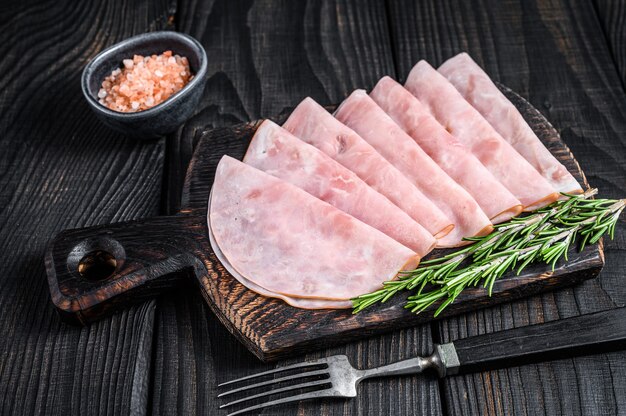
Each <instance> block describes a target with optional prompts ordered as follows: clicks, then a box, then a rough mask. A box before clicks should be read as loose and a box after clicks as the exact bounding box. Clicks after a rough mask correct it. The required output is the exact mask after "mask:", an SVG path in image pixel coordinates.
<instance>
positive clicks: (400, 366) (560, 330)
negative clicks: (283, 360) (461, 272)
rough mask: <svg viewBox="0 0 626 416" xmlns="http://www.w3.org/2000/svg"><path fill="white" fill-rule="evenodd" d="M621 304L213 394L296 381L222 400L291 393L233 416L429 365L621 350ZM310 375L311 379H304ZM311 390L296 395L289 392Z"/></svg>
mask: <svg viewBox="0 0 626 416" xmlns="http://www.w3.org/2000/svg"><path fill="white" fill-rule="evenodd" d="M625 318H626V308H623V307H622V308H616V309H612V310H608V311H602V312H596V313H592V314H588V315H581V316H576V317H572V318H567V319H561V320H558V321H552V322H546V323H541V324H536V325H529V326H525V327H519V328H513V329H507V330H505V331H499V332H493V333H490V334H483V335H477V336H473V337H469V338H463V339H459V340H456V341H454V343H452V342H450V343H447V344H442V345H435V352H433V354H432V355H430V356H429V357H426V358H422V357H415V358H411V359H408V360H404V361H398V362H396V363H393V364H389V365H383V366H381V367H376V368H371V369H369V370H358V369H356V368H354V367H352V365H350V361H348V357H346V356H345V355H335V356H332V357H328V358H322V359H320V360H317V361H312V362H305V363H299V364H294V365H290V366H286V367H279V368H276V369H274V370H270V371H265V372H263V373H259V374H253V375H251V376H247V377H242V378H240V379H237V380H233V381H229V382H227V383H222V384H220V385H219V386H220V387H221V386H226V385H231V384H234V383H239V382H241V381H247V380H255V379H256V378H258V377H262V376H267V375H272V376H274V375H276V374H277V373H280V372H284V371H290V370H298V372H297V373H296V374H292V375H284V376H280V377H278V378H273V379H271V380H267V381H261V382H259V383H255V384H251V385H247V386H244V387H239V388H235V389H233V390H230V391H227V392H224V393H222V394H220V395H219V396H218V397H225V396H229V395H231V394H235V393H239V392H246V393H249V391H248V390H251V389H256V388H259V387H265V388H271V387H273V386H275V385H277V384H279V383H284V382H292V383H296V384H294V385H291V386H286V387H279V388H276V389H273V390H270V391H266V392H264V393H258V394H254V395H251V396H248V397H244V398H242V399H239V400H234V401H232V402H230V403H226V404H224V405H222V406H220V407H221V408H224V407H229V406H232V405H235V404H239V403H244V402H247V401H249V400H254V399H259V398H263V397H267V396H270V395H273V394H277V393H285V392H290V393H291V394H292V395H291V396H288V397H284V398H281V399H277V400H272V401H269V402H266V403H262V404H258V405H255V406H250V407H246V408H245V409H241V410H238V411H236V412H234V413H231V414H230V415H229V416H234V415H238V414H241V413H245V412H249V411H252V410H257V409H262V408H264V407H268V406H274V405H277V404H282V403H289V402H295V401H299V400H305V399H316V398H321V397H355V396H356V388H357V386H358V385H359V383H360V382H361V381H363V380H365V379H366V378H372V377H382V376H399V375H405V374H416V373H421V372H422V371H424V370H426V369H428V368H432V369H435V370H437V372H438V373H439V376H440V377H444V376H446V375H452V374H457V373H459V372H461V373H463V372H472V371H481V370H485V369H491V368H502V367H507V366H512V365H521V364H528V363H531V362H536V361H542V360H547V359H552V358H565V357H567V356H574V355H580V354H586V353H595V354H597V353H600V352H607V351H614V350H616V349H623V348H626V319H625ZM310 377H315V378H316V379H315V380H313V381H305V380H306V379H307V378H310ZM310 388H315V389H317V390H314V391H308V392H306V393H301V394H297V393H296V392H295V390H300V389H310Z"/></svg>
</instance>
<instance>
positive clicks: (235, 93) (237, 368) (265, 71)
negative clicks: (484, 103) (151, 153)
mask: <svg viewBox="0 0 626 416" xmlns="http://www.w3.org/2000/svg"><path fill="white" fill-rule="evenodd" d="M177 28H178V29H179V30H181V31H184V32H187V33H190V34H191V35H193V36H195V37H197V38H198V39H199V40H200V41H201V42H202V43H203V45H204V46H205V48H207V53H208V54H209V56H212V57H214V59H212V60H211V61H212V62H211V63H210V68H209V74H210V75H209V76H210V78H209V81H208V83H207V88H206V90H205V98H204V101H203V103H204V104H203V108H202V109H201V110H200V111H199V112H198V114H197V116H196V117H195V118H194V119H192V120H191V121H190V122H188V123H187V124H186V125H185V126H184V127H183V128H182V129H181V130H180V131H179V133H178V135H176V137H174V138H173V139H171V140H169V141H168V148H167V149H168V150H167V151H168V163H167V172H168V181H167V196H166V200H165V201H166V203H165V206H166V207H168V212H170V213H173V212H175V211H176V210H177V209H178V207H180V194H181V190H182V182H183V178H184V174H185V171H186V169H187V164H188V162H189V160H190V159H191V154H192V152H193V149H194V148H195V145H196V144H197V142H198V140H199V138H200V137H201V136H202V133H203V132H204V131H205V130H207V129H210V128H212V127H215V126H224V125H232V124H233V123H237V122H241V121H247V120H251V119H256V118H259V117H262V116H264V115H265V116H268V115H273V114H277V113H279V112H280V111H282V109H283V108H285V107H291V106H294V105H295V104H297V103H298V102H299V101H300V100H301V99H302V98H304V97H305V96H307V95H311V96H312V97H313V98H315V99H316V100H319V101H320V102H321V103H323V104H330V103H333V102H339V101H341V100H342V99H343V98H344V97H345V96H346V95H347V94H348V93H349V92H351V91H352V90H353V89H355V88H362V87H372V86H373V85H374V83H375V82H376V81H377V80H378V78H380V77H381V76H382V75H385V74H391V75H394V67H393V63H392V59H391V55H390V51H391V48H390V43H389V37H388V33H389V32H388V28H387V26H386V18H385V7H384V4H383V3H382V2H374V1H367V2H364V1H359V2H356V1H341V2H333V1H309V2H268V1H260V2H254V3H253V2H244V1H241V2H229V1H207V0H199V1H184V2H180V4H179V13H178V14H177ZM431 348H432V342H431V337H430V329H429V327H428V326H421V327H417V328H412V329H409V330H402V331H396V332H394V333H392V334H388V335H385V336H383V337H377V338H373V339H370V340H367V341H361V342H356V343H352V344H349V345H346V346H343V347H337V348H334V349H332V350H325V351H322V352H317V353H308V354H306V355H303V356H302V357H300V358H298V359H297V360H300V359H306V358H315V357H319V356H321V355H332V354H337V353H344V354H347V355H348V356H349V357H350V359H351V360H352V362H353V363H354V364H357V365H362V366H370V365H378V364H382V363H384V362H389V361H393V360H397V359H401V358H404V357H409V356H410V355H412V354H417V353H426V352H430V349H431ZM155 352H156V354H155V359H154V362H155V368H157V369H159V370H157V371H155V374H154V380H153V386H154V394H153V401H152V405H153V407H152V411H153V413H154V414H166V415H170V414H190V413H198V414H201V413H205V414H211V415H213V414H216V415H218V414H222V413H220V412H219V411H218V410H217V406H218V405H219V403H218V402H217V400H215V397H216V395H217V389H216V383H219V382H223V381H225V380H228V379H232V378H234V377H239V376H243V375H245V374H248V373H252V372H254V371H258V370H261V369H266V368H269V367H271V366H270V365H266V364H262V363H260V362H259V361H258V360H257V359H256V358H254V357H253V356H252V354H250V353H249V352H248V351H247V350H246V349H245V348H244V347H243V346H242V345H241V344H240V343H239V342H238V341H237V340H236V339H235V338H234V337H233V336H232V335H230V334H229V333H228V332H227V331H226V329H225V328H224V327H223V326H222V325H221V324H220V323H219V321H218V320H217V319H216V318H215V317H214V316H213V315H212V314H211V313H210V311H209V310H208V307H207V306H206V305H205V304H204V302H203V301H202V299H201V297H200V296H199V295H198V294H196V295H192V296H189V293H188V292H186V291H180V292H178V293H177V294H175V295H172V296H168V297H166V298H164V299H163V300H162V301H161V302H159V310H158V319H157V336H156V344H155ZM294 361H296V359H294V360H290V361H287V362H294ZM280 364H283V363H282V362H281V363H280ZM360 392H361V394H360V396H359V397H358V398H357V399H354V400H350V401H347V400H346V401H343V400H342V401H338V402H337V401H323V402H303V403H301V404H299V405H286V406H282V407H278V408H274V409H268V410H266V411H264V412H263V414H265V415H292V414H295V413H298V414H300V415H320V414H323V415H343V414H354V415H370V414H394V415H408V414H416V413H417V414H433V415H436V414H440V412H441V409H440V407H439V405H440V402H439V395H438V384H437V381H436V380H433V379H424V378H420V377H405V378H398V379H388V380H372V381H371V382H367V383H364V384H362V385H361V387H360ZM223 414H225V412H223Z"/></svg>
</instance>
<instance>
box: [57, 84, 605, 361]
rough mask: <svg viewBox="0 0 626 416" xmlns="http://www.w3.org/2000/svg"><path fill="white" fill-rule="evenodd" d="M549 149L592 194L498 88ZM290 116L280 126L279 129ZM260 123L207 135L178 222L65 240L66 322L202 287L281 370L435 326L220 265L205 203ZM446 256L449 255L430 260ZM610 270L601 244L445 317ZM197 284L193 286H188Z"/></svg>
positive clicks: (70, 233)
mask: <svg viewBox="0 0 626 416" xmlns="http://www.w3.org/2000/svg"><path fill="white" fill-rule="evenodd" d="M501 88H502V90H503V91H504V93H505V94H506V95H507V97H508V98H509V99H510V100H511V101H512V102H513V103H514V104H515V105H516V106H517V108H518V109H519V110H520V112H521V113H522V115H523V116H524V118H525V119H526V120H527V121H528V122H529V124H530V125H531V127H532V128H533V130H534V131H535V132H536V133H537V135H538V136H539V138H540V139H541V140H542V141H543V143H544V144H545V145H546V146H547V147H548V148H549V149H550V151H551V152H552V153H553V154H554V155H555V156H556V157H557V158H558V159H559V160H560V161H561V162H562V163H563V164H564V165H565V166H566V167H567V168H568V169H569V170H570V172H572V174H573V175H574V176H575V177H576V179H578V181H579V182H580V183H583V184H584V186H585V187H587V186H588V184H587V181H586V179H585V177H584V174H583V172H582V171H581V169H580V166H579V165H578V163H577V162H576V160H575V159H574V156H573V155H572V154H571V152H570V151H569V149H568V148H567V146H566V145H565V144H564V143H563V142H562V141H561V139H560V137H559V134H558V132H557V131H556V130H555V129H554V128H553V127H552V125H551V124H550V123H549V122H548V121H547V120H546V119H545V118H544V117H543V116H542V115H541V114H540V113H539V111H537V110H536V109H535V108H534V107H532V106H531V105H530V104H529V103H528V102H527V101H526V100H524V99H523V98H521V97H520V96H518V95H517V94H515V93H514V92H512V91H510V90H509V89H507V88H506V87H501ZM285 118H286V115H282V116H278V117H276V118H273V120H274V121H276V122H277V123H279V124H282V122H283V121H284V120H285ZM260 123H261V121H257V122H252V123H246V124H240V125H237V126H234V127H229V128H218V129H214V130H210V131H208V132H207V133H205V134H204V136H203V137H202V139H201V141H200V143H199V144H198V146H197V149H196V152H195V154H194V156H193V158H192V161H191V164H190V166H189V169H188V171H187V177H186V182H185V187H184V190H183V196H182V205H181V206H182V207H184V208H183V209H181V211H180V212H179V213H178V215H175V216H169V217H165V216H164V217H154V218H148V219H144V220H139V221H132V222H127V223H119V224H111V225H105V226H99V227H92V228H85V229H78V230H67V231H64V232H63V233H61V234H59V235H58V236H57V237H56V238H55V240H54V241H53V242H52V243H51V244H50V246H49V248H48V251H47V253H46V269H47V273H48V281H49V284H50V293H51V297H52V301H53V302H54V304H55V305H56V306H57V308H58V310H59V311H60V313H61V315H62V316H63V317H65V318H66V319H67V320H69V321H72V322H77V323H82V324H86V323H88V322H91V321H95V320H97V319H99V318H101V317H103V316H105V315H107V314H110V313H112V312H114V311H116V310H119V309H121V308H124V307H126V306H127V305H129V304H131V303H135V302H140V301H143V300H145V299H147V298H151V297H153V296H156V295H157V294H159V293H162V292H163V291H164V290H167V289H168V288H172V287H173V286H175V285H179V284H182V283H184V281H185V280H188V281H194V280H195V281H197V283H198V286H199V288H200V290H201V292H202V295H203V297H204V299H205V300H206V302H207V304H208V305H209V307H210V308H211V310H212V311H213V312H214V313H215V314H216V315H217V316H218V318H219V319H220V321H222V323H223V324H224V325H225V326H226V327H227V328H228V329H229V331H230V332H232V333H233V334H234V335H235V336H236V337H237V338H239V340H240V341H241V342H243V343H244V344H245V345H246V346H247V347H248V348H249V349H250V350H251V351H252V352H253V353H254V354H255V355H256V356H257V357H259V358H260V359H262V360H266V361H268V360H275V359H278V358H282V357H285V356H288V355H294V354H300V353H303V352H305V351H308V350H310V349H313V348H321V347H326V346H329V345H332V344H337V343H344V342H348V341H350V340H354V339H357V338H362V337H367V336H371V335H373V334H376V333H380V332H383V331H390V330H392V329H396V328H401V327H406V326H411V325H415V324H418V323H423V322H427V321H430V320H432V319H433V311H434V310H435V309H436V307H435V308H432V310H431V311H427V312H424V313H421V314H419V315H415V314H412V313H410V312H408V311H407V310H405V309H404V308H403V304H404V300H405V296H397V297H396V298H393V299H391V300H389V301H388V302H387V303H385V304H382V305H376V306H374V307H371V308H369V309H367V310H365V311H363V312H361V313H359V314H357V315H353V314H352V312H351V310H317V311H312V310H302V309H297V308H294V307H291V306H289V305H287V304H286V303H284V302H283V301H281V300H277V299H270V298H266V297H264V296H260V295H257V294H256V293H254V292H252V291H250V290H248V289H247V288H245V287H244V286H242V285H241V284H240V283H239V282H238V281H237V280H235V279H234V278H233V277H232V276H230V275H229V274H228V272H227V271H226V270H225V269H224V268H223V267H222V265H221V263H220V262H219V261H218V260H217V258H216V257H215V255H214V253H213V251H212V249H211V246H210V243H209V238H208V234H207V223H206V214H207V201H208V196H209V192H210V190H211V186H212V184H213V179H214V174H215V168H216V166H217V163H218V162H219V160H220V158H221V157H222V156H223V155H224V154H228V155H230V156H233V157H235V158H238V159H242V158H243V155H244V153H245V151H246V149H247V147H248V143H249V142H250V139H251V138H252V136H253V134H254V132H255V130H256V128H257V127H258V125H259V124H260ZM442 253H446V251H444V250H440V251H437V252H435V253H433V254H432V255H433V256H437V255H441V254H442ZM603 265H604V256H603V252H602V243H601V242H600V243H598V244H595V245H589V246H587V247H586V248H585V249H584V251H582V252H578V251H576V250H572V252H571V253H569V260H568V261H567V262H561V263H559V264H557V267H556V268H555V270H554V271H550V269H549V268H548V267H547V266H546V265H542V264H537V265H533V266H531V267H528V268H527V269H526V270H525V271H524V272H523V273H522V274H520V275H519V276H515V275H514V274H510V275H507V276H505V277H504V278H502V279H500V280H498V281H497V282H496V283H495V285H494V287H493V295H492V296H491V297H489V296H487V293H486V291H485V290H484V289H482V288H473V289H468V290H466V291H465V292H464V293H463V294H462V295H460V296H459V298H458V300H457V301H456V302H455V303H453V304H452V305H450V306H449V307H448V308H446V309H445V310H444V312H443V313H442V314H441V315H440V317H445V316H450V315H455V314H459V313H463V312H466V311H469V310H473V309H477V308H481V307H485V306H489V305H493V304H496V303H501V302H506V301H509V300H512V299H516V298H520V297H523V296H529V295H531V294H534V293H538V292H542V291H546V290H552V289H555V288H557V287H562V286H567V285H572V284H574V283H576V282H579V281H581V280H584V279H589V278H593V277H595V276H597V275H598V273H599V272H600V270H601V269H602V266H603ZM189 277H191V278H192V279H189Z"/></svg>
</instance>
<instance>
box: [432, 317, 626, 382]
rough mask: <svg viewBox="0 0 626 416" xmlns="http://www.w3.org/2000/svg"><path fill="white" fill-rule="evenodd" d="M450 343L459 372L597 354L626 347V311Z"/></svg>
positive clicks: (526, 327) (541, 324)
mask: <svg viewBox="0 0 626 416" xmlns="http://www.w3.org/2000/svg"><path fill="white" fill-rule="evenodd" d="M451 344H454V348H455V351H456V354H457V356H458V360H459V362H460V367H459V368H458V371H459V372H462V373H466V372H473V371H482V370H488V369H493V368H502V367H510V366H515V365H521V364H528V363H531V362H538V361H547V360H551V359H555V358H556V359H559V358H569V357H572V356H575V355H582V354H599V353H603V352H608V351H613V350H616V349H621V348H624V347H626V308H624V307H621V308H615V309H611V310H608V311H603V312H596V313H590V314H586V315H580V316H575V317H572V318H567V319H561V320H558V321H551V322H546V323H540V324H535V325H529V326H525V327H520V328H513V329H508V330H505V331H499V332H494V333H491V334H484V335H478V336H474V337H469V338H464V339H459V340H456V341H454V342H453V343H451ZM444 345H449V344H444ZM448 373H449V374H450V373H451V372H450V371H449V372H448Z"/></svg>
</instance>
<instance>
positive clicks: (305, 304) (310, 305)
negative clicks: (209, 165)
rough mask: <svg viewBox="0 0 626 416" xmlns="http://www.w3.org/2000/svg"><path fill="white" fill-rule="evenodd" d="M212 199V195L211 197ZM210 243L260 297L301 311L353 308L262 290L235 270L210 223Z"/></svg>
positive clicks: (349, 304)
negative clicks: (265, 297) (279, 300)
mask: <svg viewBox="0 0 626 416" xmlns="http://www.w3.org/2000/svg"><path fill="white" fill-rule="evenodd" d="M211 197H212V195H211ZM211 197H210V198H209V210H210V209H211V205H210V204H211ZM208 225H209V227H208V228H209V242H210V243H211V248H212V249H213V253H215V257H217V259H218V260H219V261H220V263H222V266H224V268H225V269H226V270H227V271H228V273H230V275H231V276H233V277H234V278H235V279H237V281H239V283H241V284H242V285H244V286H245V287H247V288H248V289H250V290H252V291H253V292H256V293H258V294H259V295H263V296H267V297H268V298H278V299H281V300H283V301H284V302H285V303H287V304H289V305H291V306H295V307H296V308H300V309H346V308H351V307H352V302H351V301H349V300H324V299H302V298H292V297H289V296H285V295H282V294H280V293H276V292H271V291H269V290H267V289H264V288H262V287H261V286H259V285H257V284H255V283H253V282H251V281H250V280H248V279H246V278H245V277H243V276H242V275H241V274H239V272H238V271H237V270H235V268H234V267H233V266H232V265H231V264H230V262H229V261H228V259H227V258H226V256H224V253H222V250H221V249H220V247H219V246H218V245H217V243H216V242H215V236H214V235H213V230H212V228H211V224H210V223H209V224H208Z"/></svg>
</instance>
